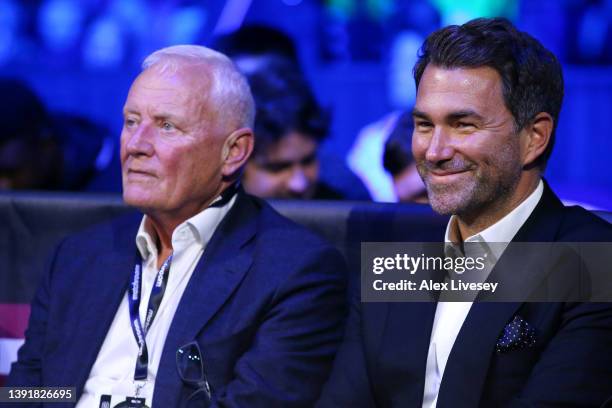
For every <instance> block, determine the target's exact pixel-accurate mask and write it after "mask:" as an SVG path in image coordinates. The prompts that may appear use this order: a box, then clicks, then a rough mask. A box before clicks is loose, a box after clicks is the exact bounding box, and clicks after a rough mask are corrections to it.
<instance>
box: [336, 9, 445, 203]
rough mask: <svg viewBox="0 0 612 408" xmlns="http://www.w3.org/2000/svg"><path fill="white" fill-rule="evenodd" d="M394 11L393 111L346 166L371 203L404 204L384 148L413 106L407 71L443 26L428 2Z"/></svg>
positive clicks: (360, 142)
mask: <svg viewBox="0 0 612 408" xmlns="http://www.w3.org/2000/svg"><path fill="white" fill-rule="evenodd" d="M395 7H396V11H395V13H394V14H393V17H392V18H390V20H389V23H388V27H387V30H388V34H387V37H388V38H389V39H388V47H387V48H388V50H387V66H386V78H387V80H386V84H387V99H388V105H389V108H390V111H389V112H388V113H387V114H385V115H384V116H383V117H382V118H380V119H378V120H377V121H375V122H373V123H369V124H366V125H365V126H364V127H363V128H362V129H361V130H360V131H359V132H358V134H357V136H356V137H355V141H354V142H353V145H352V146H351V148H350V149H349V151H348V152H347V155H346V164H347V166H348V167H349V168H350V169H351V170H352V171H353V172H354V173H355V174H356V175H357V176H358V177H359V178H360V179H361V181H362V182H363V184H365V186H366V187H367V189H368V192H369V193H370V195H371V196H372V199H373V200H374V201H383V202H397V201H403V198H402V197H399V196H398V195H397V192H396V184H397V183H396V181H395V180H394V177H393V175H392V174H390V173H389V171H388V170H387V169H386V168H385V165H384V163H383V157H384V155H385V145H386V142H387V140H388V138H389V136H390V135H391V133H392V132H393V131H394V129H396V127H397V126H398V125H399V124H398V121H399V119H400V117H401V116H402V114H403V112H405V111H406V110H408V109H409V107H410V106H412V105H414V101H415V96H416V90H415V85H414V81H413V78H412V74H411V72H410V69H408V68H407V67H412V66H414V64H415V62H416V60H417V51H418V49H419V47H420V46H421V44H422V43H423V40H424V39H425V37H426V36H427V35H428V34H429V33H430V32H431V31H433V30H435V29H436V28H438V26H439V24H440V15H439V13H438V11H437V10H436V8H435V7H434V6H433V5H432V4H430V3H429V2H421V1H414V0H403V1H399V2H398V3H397V4H396V6H395ZM408 151H410V150H408Z"/></svg>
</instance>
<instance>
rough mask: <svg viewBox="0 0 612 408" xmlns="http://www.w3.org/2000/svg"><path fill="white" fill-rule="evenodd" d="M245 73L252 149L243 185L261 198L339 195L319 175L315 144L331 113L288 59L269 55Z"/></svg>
mask: <svg viewBox="0 0 612 408" xmlns="http://www.w3.org/2000/svg"><path fill="white" fill-rule="evenodd" d="M263 61H264V62H263V65H262V66H261V68H260V69H259V70H257V71H256V72H254V73H252V74H251V75H249V76H248V79H249V84H250V86H251V91H252V92H253V96H254V98H255V105H256V115H255V129H254V130H255V137H256V142H255V150H254V153H253V156H252V157H251V159H250V160H249V161H248V163H247V165H246V168H245V173H244V180H243V183H244V187H245V189H246V190H247V191H248V192H250V193H251V194H254V195H256V196H259V197H264V198H301V199H341V198H343V197H342V195H341V194H340V193H339V192H337V191H335V190H334V189H333V188H331V187H330V186H328V185H327V184H325V183H324V182H322V181H321V180H320V178H319V158H318V155H317V153H318V148H319V145H320V143H321V141H322V140H323V139H324V138H325V137H326V136H327V134H328V132H329V120H330V115H329V114H328V112H326V111H325V110H324V109H322V108H321V107H320V106H319V104H318V103H317V101H316V99H315V97H314V95H313V93H312V91H311V90H310V88H309V87H308V84H307V83H306V81H305V80H304V78H303V77H302V75H301V74H299V73H297V72H296V71H295V70H294V69H293V64H292V63H291V62H290V61H287V60H286V59H282V58H278V57H273V56H270V57H267V58H266V59H265V60H263Z"/></svg>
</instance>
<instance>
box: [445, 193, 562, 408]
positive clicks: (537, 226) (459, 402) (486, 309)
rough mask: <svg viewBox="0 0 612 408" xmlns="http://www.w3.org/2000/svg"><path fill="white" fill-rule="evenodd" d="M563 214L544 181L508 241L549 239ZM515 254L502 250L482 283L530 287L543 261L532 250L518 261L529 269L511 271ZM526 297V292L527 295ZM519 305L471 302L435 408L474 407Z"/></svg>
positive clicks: (517, 287) (515, 289)
mask: <svg viewBox="0 0 612 408" xmlns="http://www.w3.org/2000/svg"><path fill="white" fill-rule="evenodd" d="M562 211H563V205H562V204H561V202H560V201H559V199H558V198H557V197H556V196H555V195H554V193H553V192H552V191H551V190H550V188H549V187H548V184H547V183H546V182H544V193H543V195H542V198H541V199H540V202H539V203H538V205H537V206H536V208H535V209H534V211H533V212H532V213H531V215H530V216H529V218H528V219H527V221H526V222H525V224H523V226H522V227H521V229H520V230H519V231H518V232H517V234H516V236H515V237H514V239H513V240H512V242H552V241H554V240H555V236H556V232H557V231H558V229H559V224H560V214H561V213H562ZM516 250H518V248H517V249H513V248H512V247H509V248H508V249H507V251H506V252H505V253H504V254H503V255H502V257H501V258H500V260H499V262H498V263H497V264H496V266H495V268H493V271H492V272H491V274H490V275H489V278H488V279H487V281H491V282H500V287H501V286H502V285H504V283H507V284H508V285H510V286H511V287H512V289H510V290H512V291H514V292H513V293H523V292H521V290H524V291H525V290H527V289H526V287H532V288H533V284H534V282H535V281H537V280H538V279H540V278H542V277H543V275H541V274H539V273H537V272H536V271H539V272H542V271H543V270H544V268H539V267H535V266H534V265H538V264H539V262H541V261H542V259H540V258H539V257H538V255H537V254H536V252H535V251H529V254H528V257H529V259H525V258H523V261H524V265H529V267H523V268H515V266H516V262H512V261H510V262H509V263H507V262H506V261H507V260H509V259H514V260H516V259H521V258H519V256H517V255H516V254H515V253H514V254H513V253H512V252H516ZM513 264H514V266H513ZM520 288H525V289H520ZM528 294H529V293H525V295H526V296H527V295H528ZM479 297H481V296H479ZM521 304H522V303H521V302H478V301H477V302H474V303H473V304H472V307H471V309H470V312H469V313H468V315H467V317H466V320H465V322H464V324H463V326H462V327H461V330H460V331H459V334H458V336H457V339H456V341H455V344H454V345H453V348H452V350H451V353H450V355H449V358H448V362H447V365H446V368H445V370H444V376H443V379H442V384H441V385H440V392H439V395H438V405H439V406H447V405H448V406H457V407H463V406H465V407H474V406H478V402H479V401H480V396H481V394H482V387H483V386H484V382H485V379H486V374H487V370H488V367H489V363H490V359H491V357H492V355H493V353H494V352H495V344H496V343H497V339H498V338H499V336H500V334H501V333H502V331H503V329H504V327H505V325H506V324H507V323H508V322H509V321H510V320H511V318H512V316H513V315H514V314H515V313H516V311H517V310H518V308H519V307H520V306H521ZM467 373H469V374H467Z"/></svg>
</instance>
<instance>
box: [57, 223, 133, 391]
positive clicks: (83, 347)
mask: <svg viewBox="0 0 612 408" xmlns="http://www.w3.org/2000/svg"><path fill="white" fill-rule="evenodd" d="M138 221H139V218H138V219H137V218H136V217H129V218H123V219H120V220H119V221H117V222H116V223H114V224H112V231H113V232H112V234H113V236H112V240H113V251H112V253H111V254H101V256H99V257H98V258H97V259H96V265H92V268H91V270H89V271H86V272H87V274H88V276H89V277H90V280H89V281H88V282H89V283H90V284H89V285H88V286H86V287H81V288H79V291H78V292H76V293H77V294H78V296H79V298H80V299H79V303H80V304H81V305H82V307H81V308H80V310H79V312H80V318H79V321H78V330H75V331H74V337H73V339H72V341H71V344H74V345H80V348H79V351H78V358H67V359H66V360H65V366H64V367H63V368H62V370H60V371H59V372H58V375H60V376H63V378H64V380H63V381H62V383H66V384H74V385H75V386H76V394H77V399H78V397H79V396H80V395H81V394H82V392H83V387H84V386H85V382H86V381H87V378H88V377H89V372H90V371H91V368H92V366H93V364H94V363H95V361H96V358H97V356H98V352H99V351H100V348H101V347H102V343H103V342H104V339H105V338H106V334H107V332H108V329H109V328H110V325H111V323H112V322H113V319H114V317H115V314H116V313H117V309H118V308H119V304H120V302H121V301H122V300H123V297H124V294H125V291H126V289H127V285H128V284H129V280H130V274H131V272H132V268H133V267H134V251H135V250H136V245H135V243H134V237H135V236H136V231H137V230H138Z"/></svg>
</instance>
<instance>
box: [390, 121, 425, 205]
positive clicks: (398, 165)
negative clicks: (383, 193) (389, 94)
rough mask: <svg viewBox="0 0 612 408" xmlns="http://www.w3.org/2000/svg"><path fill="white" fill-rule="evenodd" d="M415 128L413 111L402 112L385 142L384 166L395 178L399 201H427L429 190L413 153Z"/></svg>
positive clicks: (394, 184)
mask: <svg viewBox="0 0 612 408" xmlns="http://www.w3.org/2000/svg"><path fill="white" fill-rule="evenodd" d="M413 130H414V125H413V120H412V114H411V112H410V111H405V112H402V113H401V114H400V115H399V117H398V119H397V121H396V123H395V127H394V128H393V130H392V131H391V132H390V133H389V138H388V139H387V142H386V143H385V150H384V153H383V166H384V168H385V170H386V171H387V172H388V173H389V174H390V175H391V177H392V179H393V188H394V190H395V195H396V196H397V198H398V201H400V202H402V203H410V202H414V203H427V190H426V189H425V184H423V180H421V177H420V176H419V172H418V170H417V166H416V162H415V161H414V156H413V155H412V131H413Z"/></svg>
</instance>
